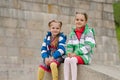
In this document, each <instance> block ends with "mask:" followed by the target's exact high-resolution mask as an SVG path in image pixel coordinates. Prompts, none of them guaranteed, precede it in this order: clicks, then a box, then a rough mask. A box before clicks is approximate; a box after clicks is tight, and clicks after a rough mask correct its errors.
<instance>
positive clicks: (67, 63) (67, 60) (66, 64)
mask: <svg viewBox="0 0 120 80" xmlns="http://www.w3.org/2000/svg"><path fill="white" fill-rule="evenodd" d="M69 68H70V58H69V57H67V58H65V61H64V80H69V74H70V73H69V72H70V69H69Z"/></svg>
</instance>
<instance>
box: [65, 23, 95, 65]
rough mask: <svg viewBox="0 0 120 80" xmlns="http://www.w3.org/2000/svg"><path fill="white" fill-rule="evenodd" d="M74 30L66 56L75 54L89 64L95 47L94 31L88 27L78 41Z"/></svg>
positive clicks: (70, 36) (69, 39)
mask: <svg viewBox="0 0 120 80" xmlns="http://www.w3.org/2000/svg"><path fill="white" fill-rule="evenodd" d="M74 30H75V27H74V28H72V31H71V33H70V35H69V38H68V43H67V51H66V54H67V53H75V54H76V55H78V56H81V57H82V58H83V60H84V63H85V64H89V63H90V62H91V56H92V53H93V51H92V48H94V47H95V39H94V37H95V33H94V30H93V28H89V27H88V25H86V26H85V30H84V32H83V33H82V35H81V38H80V40H78V38H77V36H76V34H75V32H74Z"/></svg>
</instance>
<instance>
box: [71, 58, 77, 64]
mask: <svg viewBox="0 0 120 80" xmlns="http://www.w3.org/2000/svg"><path fill="white" fill-rule="evenodd" d="M70 62H71V63H77V62H78V61H77V58H76V57H72V58H71V60H70Z"/></svg>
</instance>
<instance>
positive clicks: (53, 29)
mask: <svg viewBox="0 0 120 80" xmlns="http://www.w3.org/2000/svg"><path fill="white" fill-rule="evenodd" d="M60 30H61V27H60V24H59V23H56V22H52V23H51V24H50V31H51V33H52V36H53V37H55V36H57V35H58V34H59V33H60Z"/></svg>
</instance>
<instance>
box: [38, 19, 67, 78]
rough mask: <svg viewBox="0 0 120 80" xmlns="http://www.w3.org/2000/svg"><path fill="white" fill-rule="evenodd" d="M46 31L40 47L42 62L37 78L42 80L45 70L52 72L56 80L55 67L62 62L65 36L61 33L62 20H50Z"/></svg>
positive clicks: (56, 72)
mask: <svg viewBox="0 0 120 80" xmlns="http://www.w3.org/2000/svg"><path fill="white" fill-rule="evenodd" d="M48 26H49V29H50V31H49V32H48V33H47V35H46V37H45V39H44V42H43V44H42V48H41V56H42V59H43V62H42V63H41V64H40V66H39V68H38V80H43V78H44V73H45V71H48V72H52V78H53V80H58V69H57V67H58V66H59V65H60V63H62V62H63V58H62V55H64V54H65V47H64V45H65V43H66V36H65V35H64V34H63V33H61V32H60V31H61V27H62V22H59V21H55V20H52V21H50V22H49V23H48Z"/></svg>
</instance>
